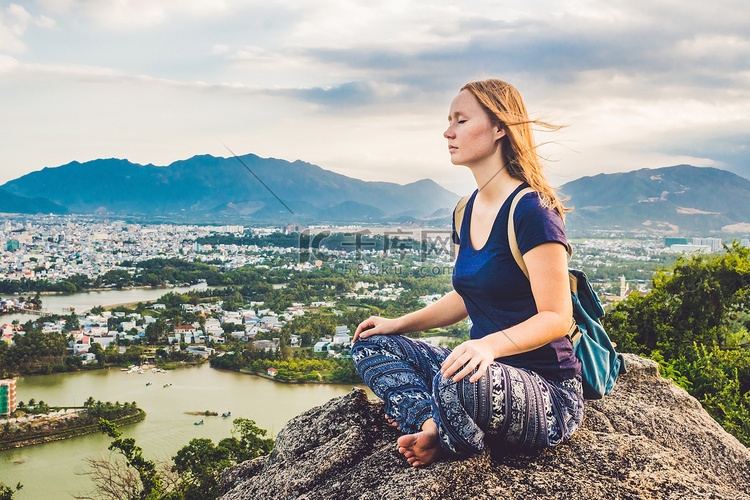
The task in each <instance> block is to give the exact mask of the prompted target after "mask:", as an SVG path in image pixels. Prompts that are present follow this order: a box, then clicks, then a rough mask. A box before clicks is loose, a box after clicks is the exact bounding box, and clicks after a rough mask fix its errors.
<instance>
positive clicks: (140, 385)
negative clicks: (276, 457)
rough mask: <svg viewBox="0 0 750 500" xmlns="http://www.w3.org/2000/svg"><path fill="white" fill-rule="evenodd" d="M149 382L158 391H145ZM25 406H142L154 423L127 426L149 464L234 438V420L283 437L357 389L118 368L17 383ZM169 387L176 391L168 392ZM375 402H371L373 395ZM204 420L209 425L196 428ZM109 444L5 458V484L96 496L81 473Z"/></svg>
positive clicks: (205, 371)
mask: <svg viewBox="0 0 750 500" xmlns="http://www.w3.org/2000/svg"><path fill="white" fill-rule="evenodd" d="M147 382H152V385H150V386H146V383H147ZM17 384H18V385H17V392H18V400H19V401H28V400H29V399H31V398H34V399H36V400H37V401H39V400H43V401H45V402H46V403H48V404H50V405H65V406H76V405H81V404H82V403H83V401H84V400H85V399H86V398H88V397H89V396H93V397H94V399H98V400H102V401H112V402H114V401H115V400H119V401H120V402H125V401H136V402H137V403H138V405H139V406H140V407H141V408H143V409H144V410H145V411H146V413H147V414H148V416H147V417H146V420H144V421H142V422H139V423H137V424H133V425H128V426H124V427H121V428H120V429H121V430H122V431H123V432H124V436H125V437H133V438H135V440H136V443H137V444H138V445H139V446H141V447H142V448H143V449H144V455H145V456H146V457H147V458H150V459H166V458H169V457H171V456H172V455H174V454H175V453H176V452H177V450H179V449H180V448H181V447H182V446H184V445H186V444H187V443H188V442H189V441H190V440H191V439H193V438H211V439H213V440H214V442H218V441H219V440H220V439H221V438H224V437H229V436H230V431H231V428H232V419H233V418H236V417H244V418H249V419H252V420H255V422H256V424H257V425H258V426H259V427H260V428H262V429H266V430H268V431H269V432H270V433H272V434H274V435H275V434H277V433H278V432H279V431H280V430H281V428H282V427H283V426H284V424H285V423H286V422H287V421H288V420H289V419H291V418H292V417H294V416H296V415H298V414H299V413H302V412H304V411H306V410H308V409H310V408H312V407H314V406H317V405H321V404H323V403H325V402H326V401H328V400H329V399H331V398H333V397H336V396H340V395H343V394H346V393H348V392H349V391H350V390H351V388H352V386H351V385H326V384H311V385H308V384H306V385H287V384H280V383H276V382H273V381H271V380H267V379H264V378H260V377H256V376H253V375H243V374H239V373H234V372H227V371H222V370H216V369H213V368H211V367H210V366H208V364H205V365H202V366H199V367H192V368H181V369H177V370H172V371H167V372H164V373H151V372H146V373H145V374H142V375H139V374H137V373H132V374H128V373H126V372H123V371H120V369H118V368H113V369H109V370H95V371H90V372H78V373H61V374H52V375H33V376H26V377H20V378H19V379H18V382H17ZM164 384H172V385H171V386H170V387H166V388H165V387H164ZM370 397H373V396H372V394H371V393H370ZM203 410H211V411H216V412H218V413H219V414H221V413H222V412H225V411H231V412H232V416H231V417H230V418H221V416H217V417H200V416H194V415H188V414H186V413H185V412H187V411H203ZM201 419H203V421H204V424H203V425H194V423H195V422H197V421H199V420H201ZM110 441H111V440H110V439H109V438H107V437H105V436H103V435H101V434H90V435H87V436H81V437H77V438H72V439H68V440H64V441H56V442H52V443H46V444H41V445H35V446H29V447H26V448H20V449H16V450H7V451H3V452H0V482H3V483H5V484H7V485H15V484H16V483H17V482H18V481H20V482H21V483H22V484H23V489H22V490H21V491H19V492H18V494H17V495H16V498H18V499H19V500H24V499H28V500H36V499H57V498H72V495H74V494H81V493H85V492H87V491H90V490H91V489H92V484H91V482H90V481H89V479H88V478H87V477H85V476H81V475H80V473H82V472H85V471H86V470H87V468H86V464H85V462H84V458H86V457H100V456H106V455H107V454H108V453H109V451H108V450H107V446H108V445H109V442H110Z"/></svg>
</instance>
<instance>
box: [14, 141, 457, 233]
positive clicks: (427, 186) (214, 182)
mask: <svg viewBox="0 0 750 500" xmlns="http://www.w3.org/2000/svg"><path fill="white" fill-rule="evenodd" d="M240 158H241V159H242V161H243V162H244V163H245V164H246V165H247V166H248V167H249V168H250V169H251V170H252V171H253V172H254V173H255V174H256V175H257V176H258V177H259V178H260V179H261V180H262V181H263V183H265V184H266V185H267V186H268V188H270V191H272V192H273V194H272V193H271V192H270V191H269V189H266V188H265V187H264V186H263V185H262V184H261V183H260V182H259V181H258V179H256V178H255V177H254V176H253V175H252V174H251V173H250V172H248V171H247V170H246V169H245V167H244V166H243V165H242V164H241V163H240V162H239V161H238V160H237V159H236V158H234V157H229V158H221V157H214V156H210V155H202V156H194V157H192V158H190V159H188V160H182V161H176V162H174V163H172V164H171V165H169V166H166V167H158V166H154V165H152V164H149V165H139V164H135V163H131V162H129V161H128V160H119V159H106V160H93V161H89V162H85V163H79V162H72V163H69V164H67V165H63V166H60V167H54V168H45V169H43V170H40V171H37V172H32V173H30V174H27V175H24V176H23V177H20V178H18V179H15V180H13V181H10V182H8V183H6V184H5V185H4V186H2V188H3V189H5V190H7V191H8V192H10V193H13V194H15V195H18V196H30V195H31V194H32V193H33V194H35V195H38V194H39V193H43V194H44V195H45V196H46V197H48V198H49V199H50V200H52V201H54V202H56V203H59V204H60V205H63V206H65V207H67V208H68V210H70V211H71V212H73V213H112V214H130V215H138V214H142V215H163V216H169V215H176V216H185V217H188V216H192V217H203V218H207V219H211V218H221V217H245V218H254V219H258V220H263V221H267V222H271V221H284V220H295V219H296V220H299V219H300V218H302V219H307V220H330V221H338V222H358V221H361V222H366V221H380V220H383V219H386V220H387V219H389V218H392V217H398V216H402V215H411V216H416V217H425V216H428V215H430V214H432V213H434V212H435V211H436V210H439V209H441V208H445V207H452V206H453V205H455V203H456V201H457V200H458V198H459V196H458V195H456V194H454V193H451V192H450V191H448V190H446V189H444V188H442V187H441V186H439V185H438V184H437V183H435V182H434V181H432V180H429V179H425V180H421V181H418V182H414V183H412V184H407V185H399V184H395V183H390V182H366V181H362V180H359V179H353V178H350V177H347V176H344V175H340V174H337V173H334V172H331V171H328V170H324V169H322V168H320V167H318V166H316V165H312V164H310V163H306V162H303V161H295V162H288V161H285V160H278V159H274V158H261V157H259V156H256V155H252V154H249V155H245V156H242V157H240ZM274 194H275V195H276V196H278V198H279V199H281V200H282V201H283V203H284V204H286V205H287V207H289V209H291V211H292V212H294V215H292V214H291V213H290V212H289V210H287V208H285V207H284V205H283V204H282V203H280V202H279V201H278V200H277V199H276V198H275V197H274Z"/></svg>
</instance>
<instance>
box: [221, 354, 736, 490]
mask: <svg viewBox="0 0 750 500" xmlns="http://www.w3.org/2000/svg"><path fill="white" fill-rule="evenodd" d="M625 361H626V365H627V367H628V373H627V374H624V375H621V376H620V378H619V379H618V382H617V386H616V387H615V390H614V391H612V393H611V394H609V395H608V396H606V397H605V398H604V399H601V400H597V401H587V405H586V413H585V418H584V423H583V425H582V427H581V428H580V429H579V430H578V431H577V432H576V434H575V435H574V436H573V437H572V438H571V439H570V440H569V441H568V442H567V443H564V444H562V445H560V446H558V447H556V448H552V449H545V450H541V451H538V452H534V453H531V454H524V455H517V456H513V457H506V458H501V459H495V458H493V457H492V456H490V454H489V453H487V452H485V453H482V454H480V455H478V456H475V457H473V458H470V459H466V460H457V461H451V460H442V461H438V462H436V463H434V464H431V465H429V466H426V467H416V468H415V467H411V466H410V465H409V464H407V463H406V460H405V459H404V458H403V457H402V456H401V455H400V454H399V453H398V451H397V449H396V439H397V438H398V436H399V435H400V433H399V432H398V431H397V430H395V429H394V428H392V427H390V426H388V425H387V424H386V422H385V419H384V417H383V403H382V402H381V401H379V400H368V399H367V395H366V393H365V391H363V390H361V389H353V390H352V391H351V392H350V393H349V394H347V395H345V396H341V397H338V398H335V399H332V400H331V401H329V402H328V403H326V404H324V405H323V406H319V407H316V408H313V409H312V410H310V411H307V412H305V413H303V414H301V415H299V416H297V417H295V418H293V419H292V420H290V421H289V423H287V425H286V426H285V427H284V428H283V429H282V431H281V432H280V433H279V434H278V436H277V437H276V445H275V447H274V449H273V451H272V452H271V454H270V455H268V456H267V457H260V458H258V459H255V460H251V461H248V462H245V463H242V464H239V465H237V466H235V467H232V468H230V469H227V470H226V471H225V473H224V475H223V477H222V485H221V488H222V493H223V496H222V497H221V500H249V499H305V500H318V499H320V500H330V499H347V498H352V499H354V498H356V499H403V498H417V499H466V498H479V499H483V498H517V499H555V500H558V499H568V498H569V499H581V498H583V499H587V498H588V499H594V498H608V499H680V500H684V499H693V498H696V499H697V498H701V499H706V498H711V499H732V500H737V499H748V500H750V450H748V449H747V448H745V447H744V446H743V445H742V444H740V442H739V441H737V439H735V438H734V437H733V436H731V435H730V434H728V433H727V432H726V431H724V430H723V429H722V428H721V426H719V424H718V423H716V421H714V420H713V419H712V418H711V417H710V416H709V415H708V414H707V413H706V412H705V410H703V408H702V407H701V405H700V403H699V402H698V401H697V400H696V399H695V398H693V397H692V396H690V395H689V394H687V393H686V392H685V391H684V390H682V389H681V388H679V387H677V386H676V385H675V384H674V383H673V382H672V381H670V380H667V379H663V378H661V377H660V376H659V373H658V365H657V364H656V363H655V362H653V361H650V360H646V359H643V358H640V357H638V356H635V355H628V354H626V355H625Z"/></svg>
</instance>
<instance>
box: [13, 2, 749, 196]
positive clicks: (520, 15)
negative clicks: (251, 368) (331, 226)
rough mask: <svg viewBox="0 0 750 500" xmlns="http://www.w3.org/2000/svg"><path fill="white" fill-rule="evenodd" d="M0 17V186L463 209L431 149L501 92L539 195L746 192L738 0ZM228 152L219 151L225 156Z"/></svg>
mask: <svg viewBox="0 0 750 500" xmlns="http://www.w3.org/2000/svg"><path fill="white" fill-rule="evenodd" d="M678 7H679V8H677V7H675V4H673V3H672V2H669V1H667V0H657V1H656V2H645V1H636V2H629V3H622V4H612V3H611V2H604V1H601V0H596V1H576V2H565V3H559V2H548V1H546V0H535V1H532V2H524V3H521V2H500V1H483V2H475V3H472V5H467V6H462V7H457V6H455V5H453V4H451V3H448V2H429V3H427V2H424V1H403V2H398V3H394V2H369V3H368V4H367V5H366V6H365V5H364V4H358V3H356V2H344V1H334V0H324V1H319V2H301V1H295V0H288V1H277V2H264V3H261V2H254V1H252V2H239V1H233V0H224V1H213V0H191V1H181V2H177V1H172V0H165V1H154V2H137V1H125V0H123V1H120V2H86V1H80V0H38V1H27V2H8V1H0V91H1V93H0V96H1V97H0V105H1V106H2V109H3V114H4V119H3V120H0V136H2V137H3V144H2V148H0V151H2V152H1V153H0V165H2V169H0V183H4V182H7V181H9V180H12V179H15V178H17V177H19V176H21V175H24V174H26V173H29V172H31V171H35V170H40V169H42V168H44V167H55V166H59V165H63V164H66V163H69V162H71V161H80V162H85V161H88V160H93V159H96V158H111V157H116V158H127V159H128V160H131V161H133V162H136V163H142V164H147V163H153V164H155V165H168V164H169V163H172V162H173V161H176V160H180V159H185V158H189V157H191V156H193V155H196V154H212V155H215V156H224V157H226V156H229V153H228V151H227V149H226V146H229V147H230V148H232V150H233V151H235V152H236V153H237V154H240V155H241V154H246V153H253V154H257V155H259V156H263V157H274V158H281V159H286V160H289V161H294V160H296V159H301V160H303V161H307V162H310V163H314V164H316V165H319V166H321V167H322V168H325V169H327V170H332V171H334V172H338V173H342V174H344V175H348V176H350V177H354V178H358V179H364V180H379V181H389V182H398V183H400V184H406V183H409V182H413V181H416V180H419V179H423V178H431V179H433V180H435V181H436V182H438V183H440V184H441V185H442V186H444V187H446V188H447V189H449V190H451V191H454V192H457V193H462V192H467V191H468V190H469V189H471V188H472V183H473V181H472V179H471V176H470V174H469V173H468V171H467V170H466V169H462V168H460V167H454V166H452V165H451V164H450V160H449V155H448V153H447V149H446V145H445V140H444V139H443V138H442V132H443V130H444V129H445V125H446V114H447V109H448V105H449V103H450V100H451V99H452V97H453V96H454V95H455V93H456V92H457V90H458V89H459V88H460V86H461V85H462V84H463V83H465V82H466V81H470V80H474V79H478V78H484V77H490V76H491V77H499V78H502V79H505V80H507V81H509V82H511V83H513V84H514V85H515V86H516V87H518V88H519V90H520V91H521V93H522V94H523V95H524V97H525V99H526V101H527V105H528V107H529V110H530V112H531V114H532V117H533V118H539V119H544V120H548V121H551V122H553V123H556V124H563V125H566V126H567V127H566V128H565V129H563V130H562V131H559V132H556V133H553V134H548V133H543V134H541V135H538V136H537V139H538V141H539V142H546V141H555V142H556V144H553V145H551V146H548V147H545V148H544V149H543V153H544V155H545V156H548V157H549V158H550V159H551V160H552V161H551V162H550V164H549V166H550V170H549V176H550V180H551V181H552V182H553V184H556V185H562V184H564V183H566V182H569V181H571V180H574V179H576V178H578V177H581V176H584V175H595V174H598V173H602V172H603V173H611V172H619V171H628V170H634V169H639V168H645V167H648V168H658V167H664V166H669V165H675V164H680V163H688V164H692V165H696V166H715V167H718V168H723V169H726V170H730V171H733V172H735V173H737V174H740V175H743V176H745V177H750V164H749V163H748V162H747V159H748V156H749V154H748V144H747V142H748V141H747V137H748V132H750V92H749V91H748V90H747V89H748V88H750V86H749V85H748V83H749V82H748V80H749V79H750V76H749V75H750V63H749V62H748V61H750V57H748V56H750V37H748V35H747V33H746V29H745V27H746V26H747V25H748V21H750V12H749V11H748V9H746V8H743V7H744V5H743V2H741V1H739V0H722V1H720V2H717V3H716V4H712V7H711V16H707V15H706V11H705V5H704V4H699V3H697V2H691V1H689V2H682V3H680V4H679V6H678ZM225 144H226V146H225Z"/></svg>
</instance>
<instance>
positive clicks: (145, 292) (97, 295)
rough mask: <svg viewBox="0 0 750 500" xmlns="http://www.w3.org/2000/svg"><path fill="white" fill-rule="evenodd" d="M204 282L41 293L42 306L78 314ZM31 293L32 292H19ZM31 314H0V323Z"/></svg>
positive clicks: (200, 285)
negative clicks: (174, 285) (65, 292)
mask: <svg viewBox="0 0 750 500" xmlns="http://www.w3.org/2000/svg"><path fill="white" fill-rule="evenodd" d="M206 288H208V286H206V283H198V284H196V285H191V286H177V287H174V288H133V289H130V290H96V291H91V292H79V293H69V294H55V295H42V296H41V299H42V308H43V309H44V310H45V311H47V312H49V313H51V314H70V308H71V307H72V308H75V310H76V312H77V313H78V314H80V313H82V312H83V311H87V310H89V309H91V308H93V307H96V306H106V305H113V304H128V303H131V302H147V301H152V300H156V299H158V298H159V297H161V296H162V295H165V294H167V293H169V292H175V293H184V292H187V291H189V290H205V289H206ZM21 295H25V296H28V295H33V294H28V293H26V294H23V293H22V294H21ZM35 317H36V316H35V315H33V314H24V313H17V314H7V315H5V316H0V323H11V322H12V321H13V320H14V319H17V320H18V321H19V322H20V323H26V322H27V321H28V320H30V319H32V318H35Z"/></svg>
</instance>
